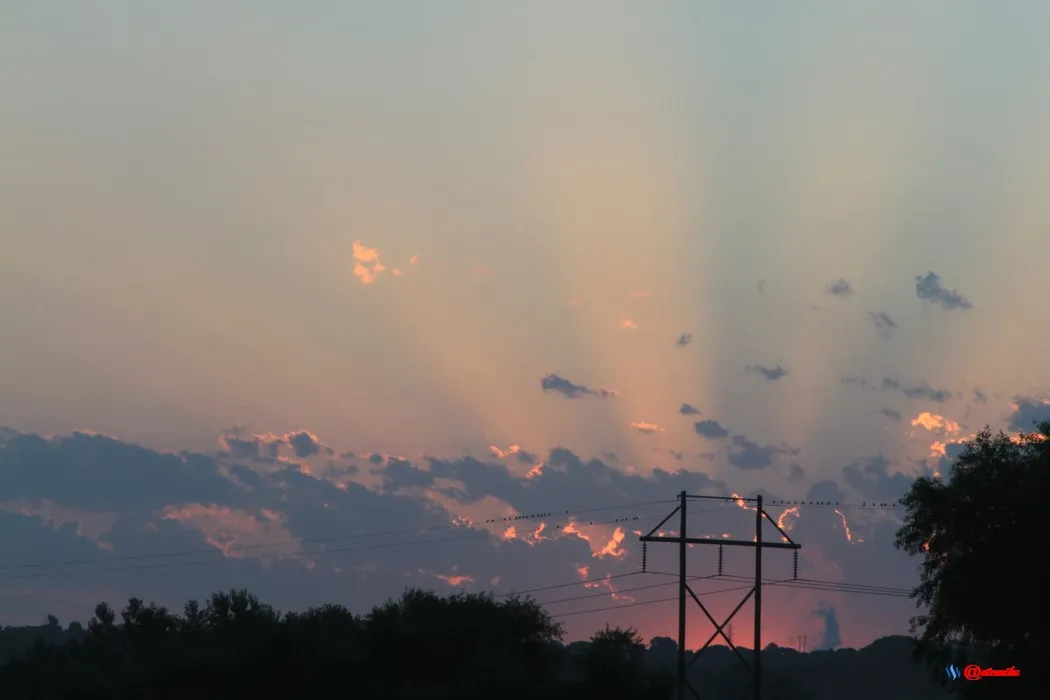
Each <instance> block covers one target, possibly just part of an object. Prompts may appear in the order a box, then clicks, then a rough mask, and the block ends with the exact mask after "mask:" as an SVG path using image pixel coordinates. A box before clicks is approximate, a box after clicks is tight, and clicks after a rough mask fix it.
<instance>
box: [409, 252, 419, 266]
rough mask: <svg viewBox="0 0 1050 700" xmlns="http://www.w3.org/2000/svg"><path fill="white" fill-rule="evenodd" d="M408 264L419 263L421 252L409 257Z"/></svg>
mask: <svg viewBox="0 0 1050 700" xmlns="http://www.w3.org/2000/svg"><path fill="white" fill-rule="evenodd" d="M408 264H409V265H418V264H419V253H416V254H415V255H413V256H412V257H411V258H409V259H408Z"/></svg>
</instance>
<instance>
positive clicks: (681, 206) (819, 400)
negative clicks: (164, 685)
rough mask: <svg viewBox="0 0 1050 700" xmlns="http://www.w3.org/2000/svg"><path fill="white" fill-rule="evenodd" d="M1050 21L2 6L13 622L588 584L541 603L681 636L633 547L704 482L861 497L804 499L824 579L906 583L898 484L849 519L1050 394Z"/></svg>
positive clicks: (909, 574) (745, 514)
mask: <svg viewBox="0 0 1050 700" xmlns="http://www.w3.org/2000/svg"><path fill="white" fill-rule="evenodd" d="M1048 21H1050V6H1047V5H1045V4H1042V3H1018V4H1011V5H1009V6H1004V5H1001V4H989V3H977V2H950V3H949V2H928V3H922V4H915V3H903V2H897V3H885V2H881V3H876V2H855V3H817V2H794V3H783V4H780V3H777V4H766V3H763V4H750V3H710V4H708V3H695V2H686V1H684V0H682V1H677V2H672V1H670V0H666V1H665V0H661V1H659V2H640V1H635V2H626V1H624V0H602V1H598V0H573V1H571V2H564V1H561V2H553V1H548V0H542V1H541V0H536V1H534V2H529V3H521V2H508V1H505V0H488V1H485V2H481V1H480V0H478V1H473V2H468V1H467V0H459V1H454V0H447V1H446V2H442V3H422V2H418V3H416V2H404V1H389V2H346V3H328V2H321V1H320V0H304V1H302V2H297V3H278V2H251V3H249V2H246V1H244V0H238V1H234V0H231V1H230V2H224V3H219V4H216V3H210V2H203V1H200V0H186V1H185V2H180V3H162V2H155V1H137V2H131V1H130V0H127V1H122V0H110V1H107V2H98V3H80V4H68V3H58V2H53V1H50V0H36V1H34V2H12V3H8V4H7V5H5V20H4V22H3V24H2V26H0V95H2V99H0V253H2V254H0V329H2V330H0V339H2V343H0V347H2V349H3V351H2V352H0V426H6V428H4V429H3V430H2V431H0V524H2V526H0V562H2V565H0V624H5V625H9V624H25V623H39V622H42V621H43V619H44V617H45V616H46V615H47V614H48V613H54V614H56V615H57V616H58V617H59V618H60V620H62V621H63V622H68V621H70V620H74V619H76V620H81V621H86V620H87V618H89V617H90V615H91V611H92V609H93V606H94V605H95V603H97V602H99V601H101V600H107V601H109V602H111V603H114V604H120V603H121V602H122V601H125V600H126V599H127V598H128V597H130V596H133V595H134V596H139V597H142V598H146V599H150V600H156V601H157V602H160V603H163V604H166V605H170V606H173V607H177V606H180V605H181V603H182V602H183V601H185V600H186V599H188V598H190V597H197V598H201V597H204V596H207V595H208V594H209V593H210V592H211V591H214V590H218V589H221V588H229V587H234V586H237V587H240V586H248V587H250V588H251V589H252V590H254V591H256V592H257V593H258V594H260V595H261V596H263V597H264V598H266V599H267V600H269V601H271V602H273V603H274V604H275V605H277V606H278V607H281V608H282V609H298V608H303V607H305V606H308V605H314V604H318V603H321V602H327V601H336V602H341V603H343V604H346V605H348V606H349V607H351V608H352V609H354V610H357V611H361V612H366V611H367V610H368V609H369V607H370V606H371V605H374V604H377V603H379V602H382V601H384V600H386V599H387V598H389V597H392V596H394V597H396V596H397V595H399V594H400V592H401V591H402V590H403V589H404V588H405V587H406V586H425V587H433V588H434V589H435V590H437V591H440V592H449V593H452V592H456V591H460V590H468V591H480V590H492V591H495V592H497V593H500V594H502V593H507V592H511V591H524V590H528V589H532V588H540V587H546V586H553V585H560V584H572V585H567V586H565V587H563V588H559V589H551V590H546V591H543V592H541V593H537V594H535V595H536V598H537V599H538V600H539V601H540V602H545V603H546V602H549V603H550V605H549V606H548V609H549V610H550V611H551V612H552V614H555V615H566V616H565V617H560V618H559V620H560V621H562V622H563V623H564V624H565V625H566V630H567V634H568V637H569V638H583V637H586V636H588V635H589V634H590V633H591V632H593V631H594V630H596V629H599V628H601V627H603V626H604V625H605V624H606V623H609V624H612V625H623V626H627V625H633V626H635V627H636V628H637V629H638V630H639V631H640V632H641V633H642V634H643V636H645V637H646V638H649V637H652V636H657V635H660V636H671V637H674V636H675V631H676V619H677V618H676V613H677V610H676V609H675V605H674V603H660V604H652V605H636V606H633V607H631V606H628V607H623V606H626V605H628V604H629V603H632V602H634V603H639V602H646V601H648V600H656V599H660V598H664V597H672V596H674V595H675V590H674V586H673V584H672V585H670V586H665V587H663V588H649V589H645V590H636V591H634V592H630V591H625V590H624V589H627V588H636V587H639V586H648V585H650V584H658V583H661V582H664V583H666V582H668V581H670V579H669V578H668V577H666V576H664V577H662V578H661V575H660V574H644V575H643V574H636V575H631V576H621V575H623V574H629V573H631V572H637V571H639V570H640V568H641V555H642V551H641V546H640V545H639V543H638V541H637V534H638V533H640V532H642V531H643V530H644V531H648V530H649V529H651V528H652V527H653V526H655V525H657V524H658V523H659V520H660V519H662V517H663V515H665V514H666V513H667V512H670V510H671V509H672V508H673V507H674V503H673V501H674V499H675V498H676V495H677V494H678V492H680V491H682V490H683V489H684V490H688V491H689V492H690V493H696V494H707V495H715V496H730V495H732V494H738V495H743V496H752V495H755V494H758V493H762V494H764V495H765V497H766V498H767V499H786V500H789V501H793V500H807V501H811V500H812V501H826V502H829V503H831V502H835V503H840V504H841V505H842V507H841V508H839V509H837V512H836V509H835V508H832V507H820V506H814V507H806V508H802V509H799V511H798V512H797V513H794V512H793V513H791V514H788V515H786V516H784V517H783V520H782V522H784V523H785V527H786V528H790V530H789V531H790V534H791V536H792V537H793V538H795V539H796V541H797V542H799V543H800V544H801V545H802V550H801V553H800V558H799V569H800V574H799V575H800V577H804V578H810V579H818V580H832V581H841V582H847V583H866V584H876V585H885V586H890V587H901V588H910V587H911V586H913V585H914V584H915V583H916V582H917V564H918V562H917V561H914V560H909V559H908V558H907V557H906V556H905V555H903V554H901V553H899V552H897V551H895V549H894V547H893V535H894V532H895V530H896V528H897V527H898V525H899V522H900V518H901V517H902V513H901V512H900V511H899V510H894V509H893V508H883V507H878V508H869V507H858V506H861V505H862V504H870V503H873V502H876V503H883V502H886V503H892V502H893V501H895V500H896V499H897V498H899V497H900V496H902V495H903V494H904V492H905V491H906V489H907V487H908V484H909V483H910V482H911V480H912V479H914V478H915V477H916V476H919V475H933V474H940V473H945V472H947V470H948V467H949V465H950V463H951V460H952V457H954V456H955V455H957V454H958V453H959V451H960V450H961V449H962V445H963V444H964V443H965V440H966V439H967V437H969V436H972V435H973V434H974V433H976V432H977V431H978V430H980V429H981V428H983V427H984V426H986V425H988V426H991V427H992V429H993V430H998V429H1004V430H1009V431H1016V430H1020V429H1029V428H1031V427H1032V422H1033V420H1035V419H1037V418H1040V417H1043V418H1050V403H1048V401H1050V369H1048V367H1047V365H1046V363H1045V358H1046V357H1047V356H1050V335H1048V334H1045V333H1042V332H1040V331H1039V330H1038V329H1039V328H1046V327H1048V325H1050V306H1048V305H1047V304H1046V303H1045V299H1046V298H1047V292H1048V291H1050V282H1048V281H1047V278H1046V273H1045V265H1041V264H1040V263H1038V261H1039V260H1046V259H1048V258H1050V236H1048V235H1047V234H1046V231H1047V226H1048V224H1050V139H1047V138H1046V134H1045V124H1046V123H1047V122H1048V120H1050V84H1048V83H1047V82H1046V81H1045V80H1043V79H1041V77H1042V76H1044V75H1046V73H1047V71H1048V70H1050V46H1048V45H1047V43H1046V41H1045V36H1046V28H1047V26H1048V25H1047V22H1048ZM690 507H691V509H692V510H691V511H690V520H689V528H688V529H689V533H688V534H689V535H691V536H697V537H699V536H705V535H711V536H713V537H721V536H723V535H725V534H728V535H731V536H732V537H734V538H738V539H740V538H742V539H748V538H750V537H751V536H752V535H753V527H754V517H753V513H752V512H751V511H748V510H747V508H746V504H745V506H744V507H741V506H740V505H739V504H737V503H735V502H734V501H732V500H728V501H727V502H719V501H711V502H710V504H709V505H703V504H691V506H690ZM784 511H785V508H784V507H770V514H771V515H772V516H773V517H774V518H775V519H776V518H780V517H781V515H782V514H783V512H784ZM521 516H532V517H525V518H522V517H521ZM504 518H521V519H520V521H504ZM635 518H637V520H634V519H635ZM488 520H494V521H495V522H486V521H488ZM613 521H619V522H613ZM666 527H673V523H672V524H670V525H668V526H666ZM395 532H400V533H401V534H392V533H395ZM766 532H767V534H766V535H764V537H772V535H771V534H768V533H771V532H772V530H771V529H769V528H767V531H766ZM438 540H441V541H438ZM675 555H676V552H675V551H674V547H673V546H670V545H658V544H654V545H651V546H650V547H649V548H648V552H647V567H648V569H649V570H655V571H663V572H667V571H674V570H675V567H676V559H675ZM689 556H690V563H689V566H690V573H691V574H695V575H707V574H712V573H715V570H716V566H717V565H716V563H715V562H716V559H717V556H716V548H713V547H702V546H696V547H693V548H692V549H691V550H690V554H689ZM749 557H752V553H751V550H750V549H747V550H745V549H743V548H741V549H738V550H733V548H728V549H727V551H726V553H725V562H726V563H725V567H726V571H729V572H732V573H744V574H749V573H750V572H751V571H752V569H753V561H752V560H751V559H749ZM764 562H765V563H764V570H765V572H766V573H767V575H768V576H769V577H773V578H788V577H790V576H791V575H792V566H793V562H792V557H791V554H790V553H787V552H781V551H770V552H767V553H766V555H765V559H764ZM606 576H609V577H614V576H615V577H616V578H608V579H607V580H604V581H597V582H595V581H591V582H590V584H586V583H583V582H581V581H583V580H584V579H601V578H603V577H606ZM573 582H577V583H573ZM697 587H698V588H699V589H700V590H702V591H717V590H720V589H724V588H726V587H727V584H726V583H725V582H724V581H709V582H702V583H698V584H697ZM584 595H591V596H592V597H591V598H587V599H581V598H580V596H584ZM739 595H740V591H736V592H728V593H723V594H712V595H711V597H710V598H709V599H708V600H710V601H712V602H711V606H712V609H713V612H716V613H718V614H722V615H724V614H726V613H728V612H729V610H731V609H732V607H733V606H734V605H735V603H736V601H737V599H736V596H739ZM569 598H574V600H568V601H566V600H565V599H569ZM556 601H564V602H556ZM764 601H765V602H764V606H765V607H764V611H763V634H764V639H765V640H766V641H772V642H776V643H778V644H783V645H790V646H794V645H795V640H796V638H797V635H799V634H807V635H808V637H809V639H810V640H811V641H810V643H809V646H810V648H811V649H812V648H813V647H814V642H813V640H817V639H821V640H824V641H825V642H827V645H828V646H835V645H846V646H861V645H864V644H867V643H868V642H870V641H872V640H873V639H875V638H877V637H878V636H881V635H885V634H892V633H904V632H906V631H907V629H908V617H909V616H910V615H913V614H915V608H914V604H913V603H912V602H911V601H910V600H907V599H903V598H893V597H887V596H866V595H847V594H844V593H840V592H834V591H813V590H799V589H793V590H786V589H784V588H770V589H769V590H768V592H767V593H766V595H765V597H764ZM590 608H608V609H602V610H598V611H597V612H591V613H587V614H580V613H581V611H584V610H587V609H590ZM620 608H622V609H620ZM568 613H574V614H571V615H568ZM690 615H691V617H690V623H689V624H690V631H689V642H690V644H691V645H692V646H696V645H698V644H702V643H703V641H704V640H706V638H707V636H708V634H709V632H710V631H711V630H710V628H709V626H708V625H707V623H706V620H705V619H704V618H703V617H702V616H701V615H700V613H699V612H692V613H690ZM750 615H751V612H750V606H748V608H747V609H745V610H744V611H742V612H741V613H740V615H739V616H738V618H737V619H736V621H735V624H736V625H737V629H738V630H739V629H750V626H751V625H752V624H753V623H752V622H751V621H750V620H751V618H750ZM738 636H739V633H738Z"/></svg>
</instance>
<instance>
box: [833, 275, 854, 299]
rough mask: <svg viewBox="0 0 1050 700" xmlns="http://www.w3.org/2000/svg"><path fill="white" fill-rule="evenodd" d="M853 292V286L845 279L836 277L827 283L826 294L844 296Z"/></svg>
mask: <svg viewBox="0 0 1050 700" xmlns="http://www.w3.org/2000/svg"><path fill="white" fill-rule="evenodd" d="M854 293H855V292H854V291H853V287H851V286H850V283H849V282H847V281H846V280H845V279H837V280H835V281H834V282H832V283H831V284H829V285H828V294H831V295H832V296H836V297H840V298H845V297H848V296H852V295H853V294H854Z"/></svg>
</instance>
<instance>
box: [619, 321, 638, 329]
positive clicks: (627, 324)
mask: <svg viewBox="0 0 1050 700" xmlns="http://www.w3.org/2000/svg"><path fill="white" fill-rule="evenodd" d="M620 328H626V329H628V330H635V329H637V328H638V324H637V323H635V322H634V321H632V320H631V319H629V318H625V319H624V320H622V321H620Z"/></svg>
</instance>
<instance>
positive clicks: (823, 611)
mask: <svg viewBox="0 0 1050 700" xmlns="http://www.w3.org/2000/svg"><path fill="white" fill-rule="evenodd" d="M813 615H814V616H816V617H819V618H820V619H821V620H822V621H823V623H824V629H823V631H822V632H821V635H820V641H819V642H818V643H817V646H816V648H817V649H837V648H839V647H840V646H842V635H841V633H840V632H839V618H838V612H837V611H836V610H835V606H834V605H830V604H827V603H823V602H822V603H821V604H820V605H818V606H817V609H816V610H814V611H813Z"/></svg>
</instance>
